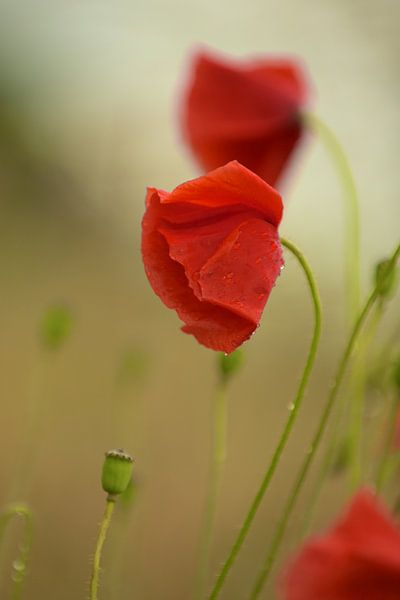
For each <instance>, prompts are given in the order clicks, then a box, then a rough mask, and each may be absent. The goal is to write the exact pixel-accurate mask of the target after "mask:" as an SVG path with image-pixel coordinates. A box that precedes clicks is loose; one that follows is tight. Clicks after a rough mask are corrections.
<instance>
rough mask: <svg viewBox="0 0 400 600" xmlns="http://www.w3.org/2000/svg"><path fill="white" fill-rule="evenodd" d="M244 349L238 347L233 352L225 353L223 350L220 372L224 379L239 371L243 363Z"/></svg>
mask: <svg viewBox="0 0 400 600" xmlns="http://www.w3.org/2000/svg"><path fill="white" fill-rule="evenodd" d="M243 358H244V354H243V350H241V349H240V348H238V349H237V350H235V351H234V352H231V354H223V353H222V352H221V353H220V355H219V361H218V363H219V364H218V366H219V372H220V374H221V375H222V377H223V378H224V379H228V377H231V376H232V375H234V374H235V373H237V372H238V371H239V369H240V368H241V366H242V364H243Z"/></svg>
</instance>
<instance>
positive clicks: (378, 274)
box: [375, 259, 397, 297]
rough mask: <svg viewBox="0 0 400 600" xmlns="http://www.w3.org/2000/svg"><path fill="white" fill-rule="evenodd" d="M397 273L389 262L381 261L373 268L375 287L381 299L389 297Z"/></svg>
mask: <svg viewBox="0 0 400 600" xmlns="http://www.w3.org/2000/svg"><path fill="white" fill-rule="evenodd" d="M396 280H397V273H396V269H395V268H394V265H393V264H392V261H391V260H387V259H386V260H381V261H380V262H379V263H378V264H377V265H376V267H375V285H376V286H377V289H378V293H379V295H380V296H382V297H386V296H390V295H391V294H392V293H393V292H394V289H395V285H396Z"/></svg>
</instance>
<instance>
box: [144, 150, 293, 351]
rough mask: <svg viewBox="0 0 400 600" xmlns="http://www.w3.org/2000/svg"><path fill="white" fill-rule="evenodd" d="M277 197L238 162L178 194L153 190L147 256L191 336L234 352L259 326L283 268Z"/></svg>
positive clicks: (154, 278) (153, 277) (159, 287)
mask: <svg viewBox="0 0 400 600" xmlns="http://www.w3.org/2000/svg"><path fill="white" fill-rule="evenodd" d="M281 217H282V200H281V197H280V195H279V194H278V192H276V191H275V190H274V189H273V188H271V187H270V186H269V185H268V184H266V183H265V181H263V180H262V179H261V178H260V177H258V176H257V175H255V174H254V173H252V172H251V171H249V170H248V169H246V168H245V167H243V166H242V165H240V164H239V163H238V162H236V161H233V162H230V163H229V164H227V165H225V166H224V167H221V168H219V169H216V170H215V171H212V172H211V173H209V174H208V175H204V176H202V177H199V178H198V179H193V180H192V181H188V182H186V183H183V184H182V185H179V186H178V187H177V188H175V189H174V190H173V191H172V192H171V193H168V192H164V191H162V190H157V189H155V188H149V189H148V191H147V198H146V212H145V215H144V218H143V223H142V227H143V237H142V255H143V262H144V266H145V270H146V274H147V277H148V279H149V281H150V284H151V286H152V288H153V290H154V291H155V293H156V294H157V295H158V296H159V297H160V298H161V300H162V301H163V302H164V304H165V305H166V306H168V307H169V308H173V309H175V310H176V312H177V313H178V316H179V317H180V319H181V320H182V321H184V323H185V325H184V327H183V328H182V329H183V331H184V332H185V333H190V334H192V335H194V336H195V337H196V339H197V340H198V341H199V342H200V343H201V344H203V345H204V346H207V347H208V348H212V349H213V350H220V351H223V352H226V353H229V352H232V351H233V350H235V348H237V347H238V346H239V345H240V344H242V343H243V342H244V341H245V340H246V339H248V338H249V337H250V335H251V334H252V333H253V331H254V330H255V328H256V327H257V325H258V324H259V321H260V318H261V315H262V312H263V309H264V306H265V303H266V301H267V298H268V296H269V294H270V291H271V289H272V287H273V285H274V283H275V280H276V278H277V276H278V275H279V273H280V270H281V267H282V265H283V259H282V249H281V245H280V242H279V237H278V231H277V227H278V225H279V223H280V220H281Z"/></svg>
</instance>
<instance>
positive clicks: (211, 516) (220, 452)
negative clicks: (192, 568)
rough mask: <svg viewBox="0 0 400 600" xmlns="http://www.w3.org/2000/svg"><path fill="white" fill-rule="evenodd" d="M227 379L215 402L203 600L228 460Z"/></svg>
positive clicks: (199, 594)
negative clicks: (216, 515)
mask: <svg viewBox="0 0 400 600" xmlns="http://www.w3.org/2000/svg"><path fill="white" fill-rule="evenodd" d="M226 387H227V379H226V378H223V379H222V380H221V381H220V382H219V383H218V387H217V390H216V396H215V401H214V411H213V412H214V415H213V423H214V441H213V456H212V465H211V474H210V485H209V492H208V496H207V499H206V506H205V510H204V517H203V518H204V520H203V526H202V530H201V531H202V540H201V543H200V562H199V572H198V578H197V579H198V580H197V585H196V598H197V599H198V600H201V599H202V598H203V597H204V590H205V589H206V585H207V579H208V571H209V558H210V550H211V544H212V539H213V528H214V521H215V512H216V507H217V501H218V495H219V490H220V485H221V475H222V471H223V467H224V463H225V458H226V421H227V398H226Z"/></svg>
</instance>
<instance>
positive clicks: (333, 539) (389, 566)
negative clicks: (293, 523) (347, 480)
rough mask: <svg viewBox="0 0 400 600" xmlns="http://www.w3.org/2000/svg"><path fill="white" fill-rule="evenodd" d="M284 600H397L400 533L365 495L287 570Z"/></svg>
mask: <svg viewBox="0 0 400 600" xmlns="http://www.w3.org/2000/svg"><path fill="white" fill-rule="evenodd" d="M284 589H285V593H284V598H285V600H314V599H315V600H398V598H400V530H399V529H398V527H397V526H396V524H395V523H394V522H393V520H392V518H391V517H390V515H389V513H388V512H387V511H386V510H385V508H384V507H383V506H381V505H380V503H379V502H378V500H377V499H376V498H375V496H374V495H373V494H372V492H369V491H367V490H364V491H360V492H359V493H358V494H357V495H356V497H355V498H354V500H353V501H352V503H351V505H350V507H349V509H348V511H347V513H346V514H345V516H344V517H343V518H342V519H341V520H340V521H339V523H338V524H337V525H336V526H335V527H334V528H333V529H332V530H331V531H330V532H329V533H327V534H326V535H325V536H324V537H321V538H317V539H314V540H312V541H311V542H309V543H307V544H306V545H305V547H304V548H303V550H302V551H301V552H300V555H299V556H298V557H297V559H295V560H294V562H293V564H292V565H291V566H290V567H289V569H288V572H287V574H286V577H285V583H284Z"/></svg>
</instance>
